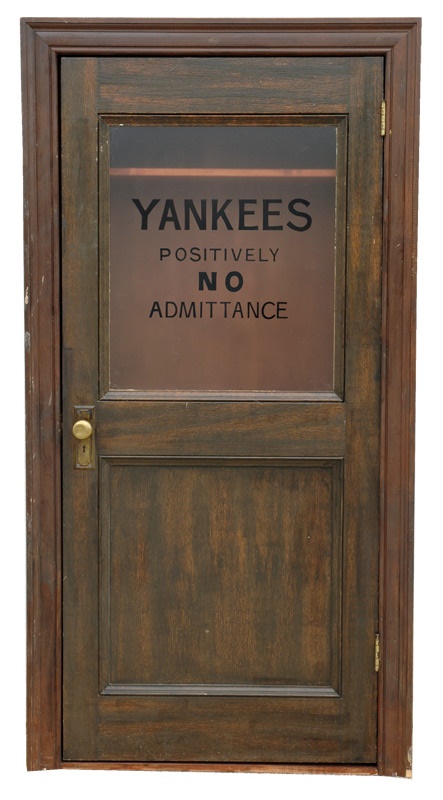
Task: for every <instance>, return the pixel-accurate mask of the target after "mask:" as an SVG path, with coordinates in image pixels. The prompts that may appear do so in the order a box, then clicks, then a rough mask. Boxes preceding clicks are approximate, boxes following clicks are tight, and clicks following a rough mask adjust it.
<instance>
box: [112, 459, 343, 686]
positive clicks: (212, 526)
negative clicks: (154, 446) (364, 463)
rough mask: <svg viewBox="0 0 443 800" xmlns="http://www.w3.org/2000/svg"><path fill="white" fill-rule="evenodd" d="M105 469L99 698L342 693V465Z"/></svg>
mask: <svg viewBox="0 0 443 800" xmlns="http://www.w3.org/2000/svg"><path fill="white" fill-rule="evenodd" d="M101 471H102V475H101V519H102V534H101V548H102V580H101V603H100V607H101V687H100V688H101V691H102V693H104V694H124V695H143V694H181V695H183V694H184V695H186V694H190V695H196V694H197V695H198V694H213V695H263V696H266V695H268V696H269V695H282V696H307V695H308V696H317V697H318V696H337V694H339V691H340V677H339V676H340V650H341V641H340V616H341V614H340V611H341V491H342V487H341V461H340V460H339V459H337V460H328V461H325V460H315V459H312V460H296V459H289V460H284V459H281V460H276V459H268V460H266V459H261V460H258V459H257V460H255V459H246V460H241V459H236V460H234V459H217V460H215V459H177V460H173V459H148V458H138V459H137V458H131V459H128V458H123V457H121V458H118V457H114V458H109V459H102V460H101ZM117 498H118V499H117ZM135 509H136V511H135Z"/></svg>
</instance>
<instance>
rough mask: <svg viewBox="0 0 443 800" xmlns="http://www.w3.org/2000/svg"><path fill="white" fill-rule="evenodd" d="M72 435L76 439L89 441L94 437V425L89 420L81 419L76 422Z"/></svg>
mask: <svg viewBox="0 0 443 800" xmlns="http://www.w3.org/2000/svg"><path fill="white" fill-rule="evenodd" d="M72 433H73V434H74V436H75V438H76V439H89V437H90V436H92V425H91V423H90V422H88V420H87V419H79V420H77V422H74V425H73V426H72Z"/></svg>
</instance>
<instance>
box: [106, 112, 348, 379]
mask: <svg viewBox="0 0 443 800" xmlns="http://www.w3.org/2000/svg"><path fill="white" fill-rule="evenodd" d="M109 136H110V335H109V347H110V360H109V362H110V388H111V390H139V391H143V390H146V391H161V390H178V391H184V392H186V391H218V392H220V391H228V392H229V391H231V392H232V391H245V390H254V391H263V392H279V391H280V392H281V391H289V392H332V391H333V390H334V351H335V349H336V344H335V305H336V304H335V244H336V242H335V228H336V183H337V181H336V171H337V156H336V152H337V126H336V124H329V125H325V124H324V123H323V124H309V125H280V126H270V125H257V126H256V125H253V126H251V125H247V126H245V125H201V124H198V125H180V126H178V125H169V126H166V125H111V126H110V128H109Z"/></svg>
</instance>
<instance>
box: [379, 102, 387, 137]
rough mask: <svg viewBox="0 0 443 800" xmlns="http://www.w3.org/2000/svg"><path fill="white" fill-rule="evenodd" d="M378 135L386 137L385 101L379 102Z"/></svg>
mask: <svg viewBox="0 0 443 800" xmlns="http://www.w3.org/2000/svg"><path fill="white" fill-rule="evenodd" d="M380 134H381V136H386V100H382V101H381V109H380Z"/></svg>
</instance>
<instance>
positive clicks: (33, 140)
mask: <svg viewBox="0 0 443 800" xmlns="http://www.w3.org/2000/svg"><path fill="white" fill-rule="evenodd" d="M420 29H421V22H420V20H419V19H393V20H389V19H380V20H377V19H366V20H342V19H340V20H333V19H327V20H320V19H318V20H317V19H314V20H309V19H303V20H283V19H279V20H266V21H264V20H182V19H179V20H135V19H130V20H123V19H118V20H116V19H112V20H107V19H83V20H58V19H23V20H22V23H21V30H22V78H23V117H24V198H25V206H24V208H25V211H24V221H25V225H24V227H25V232H24V237H25V281H26V283H25V286H26V293H25V324H26V336H25V344H26V368H27V377H26V407H27V486H28V494H27V553H28V688H27V701H28V750H27V753H28V769H30V770H38V769H57V768H61V767H69V766H76V767H82V766H83V767H84V766H85V765H80V764H75V765H74V764H72V765H70V764H68V763H63V761H62V757H61V735H62V731H61V579H62V574H61V468H60V462H61V457H60V444H61V410H60V409H61V404H60V396H61V387H60V379H61V371H60V329H59V319H60V282H59V269H60V249H59V232H60V196H59V192H60V187H59V122H58V120H59V64H60V58H61V57H62V56H64V55H65V56H75V55H78V56H88V55H89V56H96V55H109V56H111V55H118V56H123V55H147V56H149V55H156V56H159V55H169V56H180V55H187V56H190V55H197V56H198V55H200V56H209V55H217V56H229V55H230V56H263V57H266V56H300V55H309V56H314V55H315V56H340V55H341V56H352V55H368V56H371V55H377V56H380V55H382V56H384V58H385V98H386V105H387V129H386V130H387V133H386V137H385V148H384V150H385V155H384V232H383V272H382V274H383V330H382V346H383V353H382V356H383V359H382V360H383V371H382V427H381V513H380V519H381V529H380V542H381V546H380V627H379V631H380V640H381V667H380V672H379V714H378V753H379V757H378V763H377V766H376V767H370V766H369V767H358V766H357V767H352V766H334V765H324V766H320V765H319V766H312V765H306V766H304V765H294V766H290V765H267V764H263V765H243V764H237V765H236V764H231V765H222V764H220V765H215V764H211V765H195V764H189V765H183V764H180V765H158V764H147V763H145V764H140V765H136V764H114V765H111V764H95V765H94V764H88V765H87V767H88V768H89V769H90V768H94V767H95V768H100V767H103V768H106V769H109V768H112V767H113V768H117V769H118V768H120V769H160V768H163V769H165V768H166V769H174V768H177V769H181V770H183V769H186V768H188V769H208V768H209V769H211V770H225V771H235V770H239V771H268V772H277V771H287V772H288V771H290V772H327V773H335V774H343V773H354V774H356V773H360V774H374V773H376V774H380V775H398V776H410V774H411V739H412V574H413V573H412V568H413V510H414V508H413V483H414V415H415V297H416V238H417V184H418V103H419V53H420Z"/></svg>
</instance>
